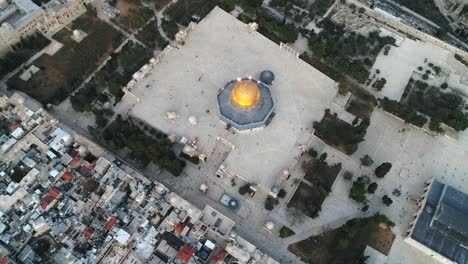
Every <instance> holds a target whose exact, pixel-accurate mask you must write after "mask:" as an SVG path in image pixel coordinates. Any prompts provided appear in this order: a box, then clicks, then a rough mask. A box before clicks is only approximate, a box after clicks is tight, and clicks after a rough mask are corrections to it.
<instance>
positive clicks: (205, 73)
mask: <svg viewBox="0 0 468 264" xmlns="http://www.w3.org/2000/svg"><path fill="white" fill-rule="evenodd" d="M296 55H297V54H292V53H291V49H286V48H284V47H280V46H279V45H278V44H276V43H274V42H272V41H270V40H269V39H267V38H266V37H264V36H263V35H261V34H260V33H258V32H257V31H255V29H254V28H253V27H251V26H249V25H247V24H244V23H242V22H241V21H239V20H237V19H236V18H235V17H233V16H232V15H230V14H228V13H226V12H225V11H223V10H222V9H220V8H215V9H213V10H212V11H211V12H210V13H209V14H208V15H207V16H206V17H205V18H204V19H203V20H202V21H200V23H198V24H197V25H195V26H193V27H192V28H191V29H190V32H188V33H187V36H186V38H185V39H184V42H183V44H181V45H179V46H178V47H176V48H173V49H171V50H170V51H168V52H167V53H165V54H164V56H161V57H160V60H159V63H158V64H157V65H155V66H154V67H153V69H152V70H151V72H149V73H148V75H147V77H145V78H143V79H141V80H138V82H137V83H136V84H135V86H134V87H133V88H132V89H131V90H130V91H128V92H127V94H126V95H125V96H124V98H123V99H122V101H123V102H133V104H132V105H131V106H130V107H129V110H128V111H129V114H130V115H132V116H133V117H135V118H138V119H139V120H143V121H145V122H146V123H148V124H149V125H151V126H154V127H155V128H157V129H159V130H161V131H163V132H164V133H167V134H169V135H170V134H173V135H176V136H177V137H185V138H187V139H188V140H192V141H194V140H195V139H196V140H195V141H196V142H197V143H196V148H197V150H198V151H200V152H202V153H205V154H207V156H208V159H210V155H212V153H216V149H219V147H220V144H223V145H228V146H230V147H231V148H228V149H231V150H230V152H229V154H228V155H227V157H226V159H225V160H224V161H223V165H224V166H223V168H225V169H226V171H227V172H228V173H229V174H230V175H236V176H238V177H240V178H243V179H244V180H246V181H248V182H251V183H258V184H259V186H262V187H265V189H270V188H271V187H272V186H273V185H274V183H275V179H276V178H277V177H278V175H281V173H283V171H285V170H288V169H290V168H291V167H292V166H294V164H295V163H296V162H297V160H298V158H299V156H300V155H301V152H302V149H304V147H307V146H308V145H309V144H310V140H311V135H312V133H313V128H312V123H313V122H314V121H319V120H320V119H321V118H322V116H323V114H324V110H325V109H326V108H330V104H331V102H332V99H333V97H334V96H335V95H336V93H337V89H336V82H334V81H333V80H332V79H330V78H329V77H327V76H326V75H324V74H322V73H321V72H320V71H318V70H317V69H315V68H313V67H312V66H310V65H309V64H307V63H305V62H304V61H302V60H301V59H299V58H297V56H296ZM298 76H300V78H299V77H298ZM135 98H137V100H136V99H135ZM168 117H170V118H168ZM223 149H226V147H224V148H223ZM213 176H214V175H213Z"/></svg>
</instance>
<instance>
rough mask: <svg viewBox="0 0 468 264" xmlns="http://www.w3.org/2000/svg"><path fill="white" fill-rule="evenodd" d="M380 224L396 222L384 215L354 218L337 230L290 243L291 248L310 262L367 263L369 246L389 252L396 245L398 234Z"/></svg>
mask: <svg viewBox="0 0 468 264" xmlns="http://www.w3.org/2000/svg"><path fill="white" fill-rule="evenodd" d="M381 223H385V225H387V224H389V225H392V224H393V223H391V222H389V221H388V220H387V218H386V217H385V216H382V215H375V216H372V217H368V218H361V219H352V220H350V221H348V222H347V223H346V224H345V225H343V226H341V227H339V228H338V229H334V230H330V231H327V232H325V233H323V234H320V235H318V236H313V237H309V238H308V239H306V240H303V241H300V242H297V243H294V244H291V245H289V246H288V250H289V251H291V252H292V253H293V254H295V255H297V256H299V257H300V258H301V260H302V261H304V262H307V263H314V264H328V263H347V264H358V263H364V261H363V260H364V259H365V257H364V250H365V249H366V246H370V247H372V248H374V249H375V250H377V251H379V252H381V253H383V254H385V255H388V252H389V251H390V248H391V246H392V244H393V240H394V239H395V235H394V234H393V233H392V231H391V230H390V228H385V229H384V228H381V227H380V226H379V225H381Z"/></svg>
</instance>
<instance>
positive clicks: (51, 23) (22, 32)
mask: <svg viewBox="0 0 468 264" xmlns="http://www.w3.org/2000/svg"><path fill="white" fill-rule="evenodd" d="M83 3H85V0H65V1H49V2H47V3H45V4H43V5H42V7H39V6H38V5H36V4H35V3H34V2H32V1H31V0H0V55H2V54H4V53H6V52H7V51H8V50H9V49H10V47H11V46H12V45H14V44H15V43H17V42H18V41H19V40H20V39H21V38H24V37H26V36H29V35H31V34H33V33H36V32H40V33H47V32H50V31H55V30H57V29H58V28H60V26H62V25H66V24H68V23H70V22H71V21H72V20H73V19H74V18H76V16H78V15H80V14H82V13H84V12H85V11H86V9H85V7H84V5H83Z"/></svg>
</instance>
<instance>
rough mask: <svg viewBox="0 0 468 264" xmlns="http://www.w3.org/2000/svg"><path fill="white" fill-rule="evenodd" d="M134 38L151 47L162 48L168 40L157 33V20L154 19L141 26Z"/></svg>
mask: <svg viewBox="0 0 468 264" xmlns="http://www.w3.org/2000/svg"><path fill="white" fill-rule="evenodd" d="M136 38H137V39H138V40H139V41H141V42H142V43H144V44H145V45H146V46H148V47H149V48H151V49H159V50H162V49H163V48H164V47H166V46H167V44H168V42H167V41H166V40H165V39H164V38H163V37H162V36H161V34H159V30H158V21H157V20H156V19H154V20H153V21H151V22H150V23H148V25H146V26H145V27H143V28H142V29H141V31H140V32H138V35H136Z"/></svg>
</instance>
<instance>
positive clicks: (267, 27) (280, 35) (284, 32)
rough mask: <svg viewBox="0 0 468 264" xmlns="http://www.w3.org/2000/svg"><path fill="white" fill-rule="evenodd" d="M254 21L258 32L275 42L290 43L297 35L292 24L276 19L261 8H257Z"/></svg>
mask: <svg viewBox="0 0 468 264" xmlns="http://www.w3.org/2000/svg"><path fill="white" fill-rule="evenodd" d="M255 22H257V23H258V32H259V33H260V34H262V35H264V36H265V37H267V38H268V39H270V40H271V41H273V42H275V43H276V44H279V43H280V42H283V43H292V42H294V41H296V39H297V37H298V36H299V33H298V30H297V28H296V26H294V24H287V23H285V22H284V21H278V20H277V19H276V18H274V17H272V16H271V15H269V13H268V12H267V11H266V10H265V9H263V8H258V9H257V12H256V20H255Z"/></svg>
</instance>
